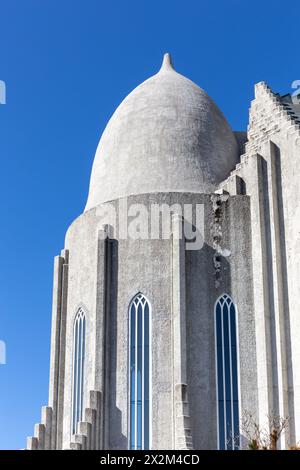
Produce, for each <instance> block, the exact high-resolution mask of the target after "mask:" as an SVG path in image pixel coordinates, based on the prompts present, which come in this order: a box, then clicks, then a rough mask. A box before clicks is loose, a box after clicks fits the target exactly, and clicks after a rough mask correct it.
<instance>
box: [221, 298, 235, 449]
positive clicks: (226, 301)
mask: <svg viewBox="0 0 300 470" xmlns="http://www.w3.org/2000/svg"><path fill="white" fill-rule="evenodd" d="M215 336H216V339H215V340H216V368H217V375H216V379H217V400H218V439H219V442H218V445H219V449H223V450H224V449H225V450H235V449H238V448H239V440H240V438H239V402H238V359H237V319H236V308H235V305H234V303H233V302H232V299H231V298H230V297H229V296H228V295H226V294H224V295H223V296H222V297H220V298H219V300H218V301H217V303H216V307H215Z"/></svg>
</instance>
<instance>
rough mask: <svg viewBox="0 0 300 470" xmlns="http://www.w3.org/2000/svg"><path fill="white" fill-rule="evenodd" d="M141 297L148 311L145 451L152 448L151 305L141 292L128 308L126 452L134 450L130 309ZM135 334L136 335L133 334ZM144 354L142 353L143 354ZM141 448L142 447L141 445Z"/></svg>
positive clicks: (133, 298)
mask: <svg viewBox="0 0 300 470" xmlns="http://www.w3.org/2000/svg"><path fill="white" fill-rule="evenodd" d="M139 296H141V297H142V298H144V299H145V304H146V303H147V305H148V310H149V313H148V315H149V325H148V329H149V377H148V380H149V449H146V450H151V448H152V307H151V303H150V301H149V300H148V298H147V297H146V295H145V294H143V293H142V292H138V293H137V294H135V295H134V296H133V297H132V299H131V301H130V302H129V306H128V312H127V316H128V322H127V323H128V361H127V363H128V374H127V377H128V394H127V396H128V407H127V416H128V419H127V436H128V439H127V441H128V450H136V449H131V309H132V306H133V304H134V302H135V300H136V299H137V298H138V297H139ZM135 334H136V333H135ZM143 354H144V353H143ZM142 447H143V445H142Z"/></svg>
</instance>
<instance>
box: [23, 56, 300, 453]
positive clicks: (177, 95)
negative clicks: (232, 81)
mask: <svg viewBox="0 0 300 470" xmlns="http://www.w3.org/2000/svg"><path fill="white" fill-rule="evenodd" d="M299 108H300V107H299V105H297V104H295V103H293V101H292V100H291V98H290V97H289V95H287V96H284V97H281V96H279V95H276V94H274V93H273V92H272V91H271V90H270V89H269V87H268V86H267V85H266V84H265V83H259V84H258V85H256V87H255V99H254V100H253V102H252V104H251V108H250V123H249V128H248V133H233V132H232V131H231V129H230V127H229V125H228V123H227V122H226V119H225V118H224V116H223V114H222V113H221V111H219V109H218V108H217V107H216V105H215V104H214V103H213V102H212V100H211V99H210V98H209V97H208V96H207V94H206V93H205V92H204V91H203V90H201V89H200V88H198V87H197V86H196V85H195V84H193V83H192V82H190V81H189V80H188V79H186V78H184V77H182V76H181V75H180V74H178V73H177V72H175V71H174V69H173V67H172V64H171V61H170V58H169V56H166V57H165V59H164V63H163V66H162V69H161V70H160V72H159V73H158V74H156V75H155V76H154V77H152V78H150V79H148V80H147V81H146V82H144V83H143V84H142V85H140V87H138V88H137V89H136V90H134V91H133V92H132V93H131V94H130V95H129V96H128V97H127V98H126V99H125V100H124V101H123V103H122V104H121V105H120V107H119V108H118V110H117V111H116V113H115V115H114V116H113V117H112V118H111V120H110V123H109V124H108V126H107V128H106V130H105V131H104V134H103V137H102V138H101V141H100V143H99V147H98V150H97V153H96V157H95V162H94V166H93V171H92V176H91V184H90V192H89V197H88V202H87V207H86V210H85V212H84V213H83V214H82V215H80V217H78V218H77V219H76V220H75V221H74V222H73V223H72V225H71V226H70V228H69V230H68V232H67V235H66V240H65V248H64V250H63V251H62V253H61V255H60V256H58V257H56V259H55V265H54V294H53V320H52V342H51V364H50V390H49V404H48V406H47V407H44V408H43V411H42V420H41V424H39V425H36V427H35V434H34V437H31V438H28V448H30V449H62V448H64V449H69V448H73V449H127V448H128V446H129V434H130V390H129V388H130V385H129V380H130V379H129V377H130V371H129V369H130V366H129V363H130V361H129V350H130V344H129V310H128V309H129V305H130V302H131V300H132V299H133V298H134V296H135V295H136V294H138V293H143V294H144V295H145V296H146V298H147V299H148V300H149V302H150V304H151V352H150V358H151V442H152V448H153V449H192V448H194V449H216V448H218V421H217V405H218V403H217V383H216V381H217V376H216V348H215V346H216V344H215V341H216V338H215V305H216V301H217V300H218V299H219V298H220V296H222V295H223V294H227V295H229V296H230V297H231V299H232V300H233V302H234V304H235V306H236V311H237V325H238V329H237V351H238V385H239V387H238V388H239V396H238V402H239V417H240V418H241V416H242V414H243V412H244V411H248V412H251V413H253V414H254V416H256V417H257V421H258V422H259V423H260V424H264V423H265V421H266V418H267V414H268V413H275V414H278V415H281V416H288V417H289V425H288V429H287V431H286V433H285V436H284V439H283V440H282V443H281V445H282V446H283V447H284V446H288V445H289V444H295V443H296V442H299V441H300V398H299V397H300V319H299V318H300V317H299V314H298V312H299V310H300V295H299V294H300V289H299V287H300V286H299V283H300V257H299V246H300V245H299V242H300V235H299V233H300V222H299V220H300V205H299V200H300V185H299V184H298V180H299V177H300V159H299V157H300V126H299V120H298V119H300V113H299ZM134 204H139V205H140V206H142V207H143V208H144V211H145V212H143V213H142V214H141V216H140V220H142V221H144V222H147V223H148V222H149V223H148V228H149V230H150V229H151V220H150V221H149V220H148V214H149V213H150V212H151V207H153V205H156V206H160V208H161V207H163V206H162V205H168V207H170V206H172V207H173V209H174V210H172V213H173V217H172V220H171V225H170V228H171V236H170V237H163V236H162V234H161V233H160V234H159V236H158V237H156V238H155V237H152V238H151V237H146V236H143V235H141V236H140V238H139V239H132V238H130V237H124V236H123V235H122V234H121V231H120V230H121V229H120V220H121V219H120V218H119V215H120V217H122V216H123V217H124V207H125V206H127V207H134V206H133V205H134ZM185 205H190V206H192V207H196V205H199V207H202V210H203V214H204V218H203V224H202V229H203V230H202V234H201V235H202V238H203V243H202V244H201V248H199V249H197V250H187V249H186V248H187V240H185V239H184V238H182V239H178V237H177V235H176V234H178V233H179V232H180V231H181V229H182V226H183V224H184V218H182V216H181V215H182V214H181V213H180V212H181V210H183V209H184V206H185ZM112 207H113V208H115V212H112V211H111V208H112ZM114 214H116V215H117V217H115V216H114ZM190 222H191V223H192V225H193V226H196V225H197V224H196V220H195V214H193V219H192V220H190ZM79 308H81V309H83V311H84V312H85V316H86V333H85V334H86V341H85V345H86V347H85V364H84V384H83V387H84V410H83V414H82V421H81V422H79V423H78V429H77V433H76V434H75V435H72V432H71V419H72V390H73V386H74V384H73V377H72V370H73V366H74V364H73V351H74V318H75V316H76V313H77V312H78V309H79Z"/></svg>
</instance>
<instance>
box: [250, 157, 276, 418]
mask: <svg viewBox="0 0 300 470" xmlns="http://www.w3.org/2000/svg"><path fill="white" fill-rule="evenodd" d="M253 159H254V166H255V168H254V180H253V186H252V188H251V189H252V191H251V193H252V194H251V196H252V197H251V227H252V249H253V252H252V258H253V288H254V292H253V294H254V305H255V328H256V348H257V383H258V419H259V422H260V423H261V424H263V423H264V424H265V422H266V418H267V415H268V414H270V413H271V412H272V411H273V378H272V345H271V319H270V302H269V296H270V293H269V279H268V275H269V273H268V263H267V240H266V223H268V221H266V207H265V197H267V194H265V191H266V185H265V176H264V174H263V159H262V157H261V156H260V155H258V154H257V155H255V156H254V157H253ZM251 411H252V410H251Z"/></svg>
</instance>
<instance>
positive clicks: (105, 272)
mask: <svg viewBox="0 0 300 470" xmlns="http://www.w3.org/2000/svg"><path fill="white" fill-rule="evenodd" d="M110 258H111V245H110V240H109V227H108V226H104V227H103V229H102V230H99V232H98V244H97V288H96V297H97V298H96V329H95V335H96V338H95V390H99V391H100V392H101V396H102V400H101V409H100V412H99V413H98V414H97V416H98V417H99V416H100V423H99V426H100V429H99V432H98V433H97V439H98V444H97V449H103V448H108V443H107V442H105V441H104V440H105V438H107V439H108V432H109V431H108V425H109V422H108V419H107V414H108V409H107V408H108V390H107V389H108V380H107V379H108V370H109V368H108V354H107V348H108V328H109V324H108V312H109V300H110V269H111V259H110Z"/></svg>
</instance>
